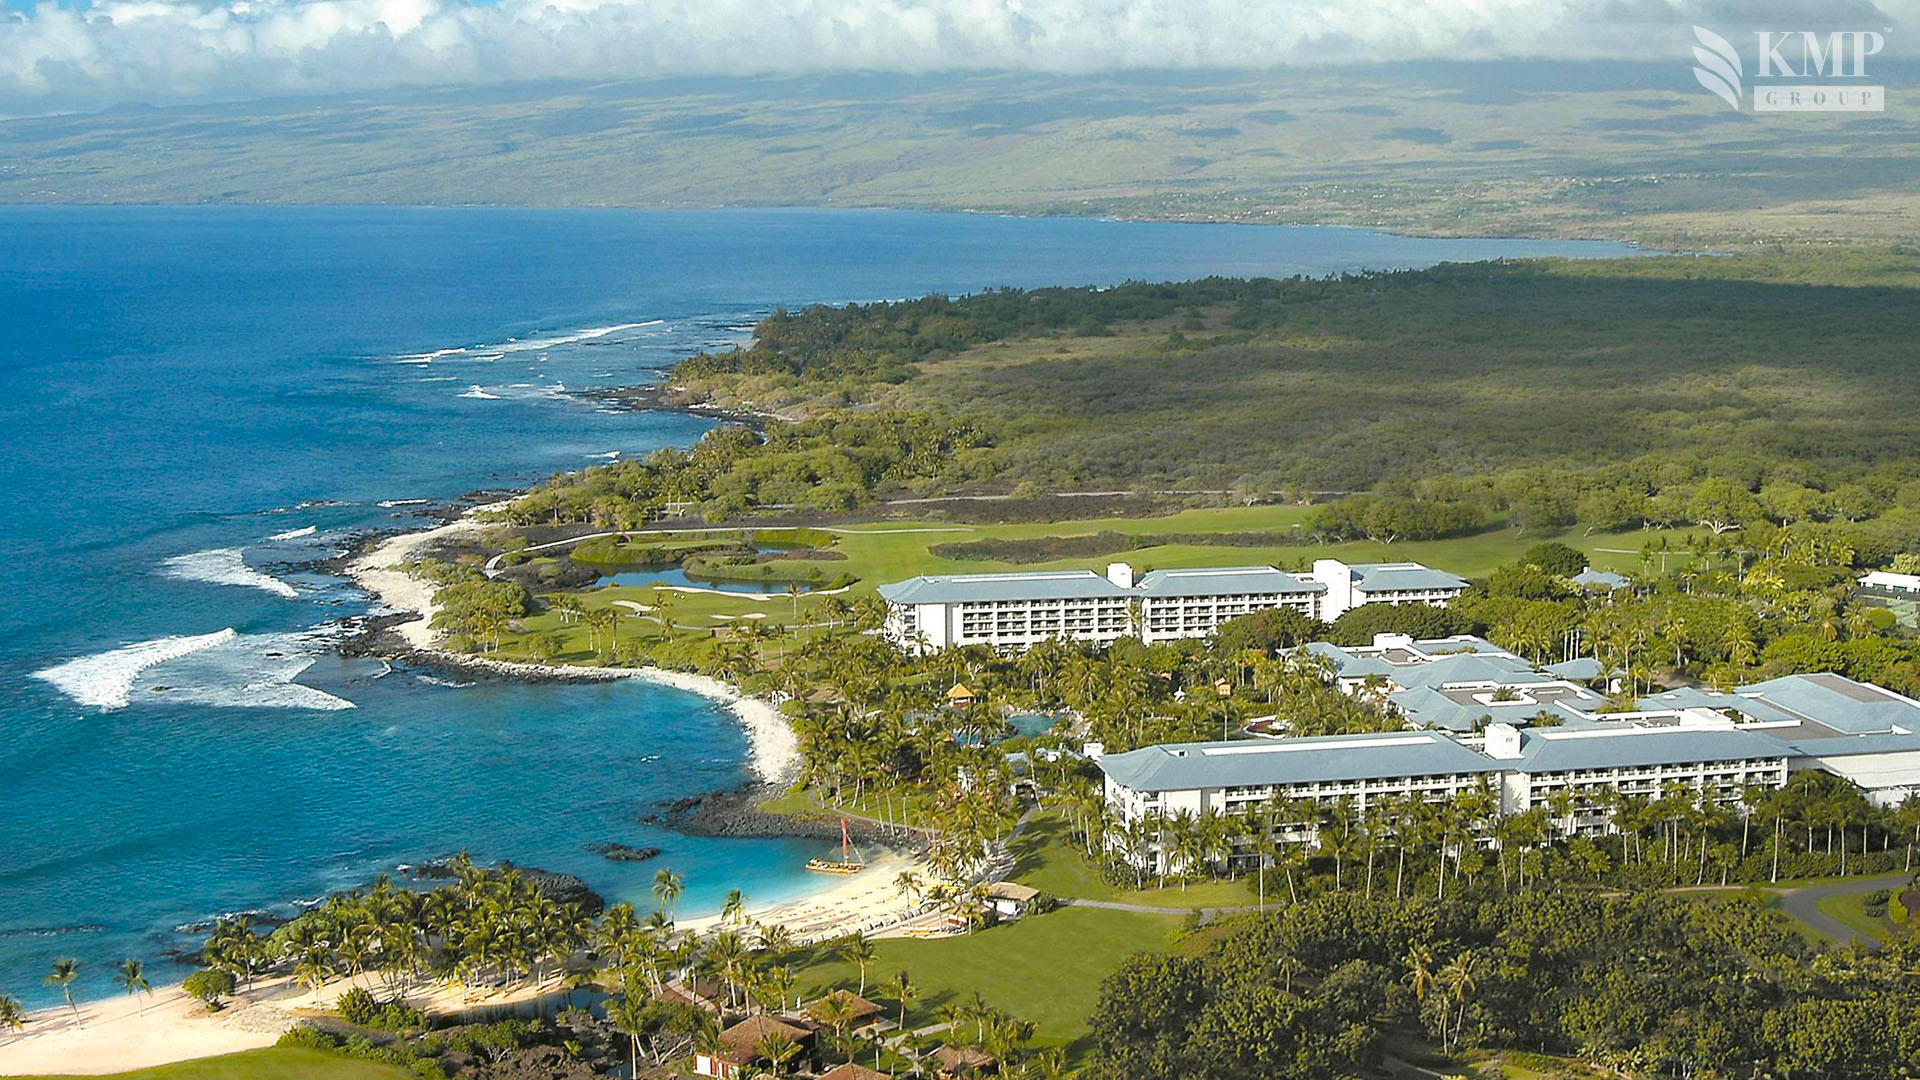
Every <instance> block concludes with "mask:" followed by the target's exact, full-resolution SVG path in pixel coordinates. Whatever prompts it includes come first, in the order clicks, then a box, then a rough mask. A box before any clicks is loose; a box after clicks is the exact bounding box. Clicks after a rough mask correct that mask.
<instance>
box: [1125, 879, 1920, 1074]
mask: <svg viewBox="0 0 1920 1080" xmlns="http://www.w3.org/2000/svg"><path fill="white" fill-rule="evenodd" d="M1916 961H1920V954H1916V949H1915V946H1914V943H1913V942H1912V941H1911V940H1909V941H1906V942H1903V943H1902V944H1901V945H1899V946H1897V947H1896V948H1895V949H1894V950H1892V951H1891V952H1889V953H1887V954H1884V955H1880V956H1855V955H1847V954H1839V953H1827V954H1819V955H1816V954H1815V952H1814V950H1813V949H1811V948H1810V947H1809V945H1808V944H1807V943H1806V941H1805V940H1804V939H1802V938H1801V937H1799V935H1797V934H1796V933H1795V932H1794V931H1793V930H1792V929H1791V928H1790V927H1789V926H1788V925H1787V923H1786V921H1785V920H1783V919H1781V918H1780V917H1779V916H1777V915H1775V914H1773V913H1771V912H1769V911H1767V910H1766V909H1765V908H1764V907H1763V906H1762V905H1761V904H1759V903H1758V902H1755V901H1753V900H1748V899H1720V900H1713V901H1704V900H1700V899H1689V898H1685V897H1679V896H1673V895H1659V894H1639V895H1634V896H1622V897H1605V896H1599V895H1594V894H1580V893H1569V892H1564V891H1556V890H1551V889H1543V890H1540V891H1538V892H1532V893H1526V894H1523V895H1515V896H1509V897H1505V898H1502V899H1496V900H1481V899H1475V898H1466V899H1463V900H1455V901H1452V902H1438V903H1434V904H1401V903H1396V902H1393V901H1385V900H1375V901H1369V900H1363V899H1361V898H1359V897H1356V896H1352V895H1336V896H1328V897H1323V898H1319V899H1316V900H1313V901H1310V902H1307V903H1303V904H1298V905H1294V906H1290V907H1288V908H1286V909H1284V910H1283V911H1281V912H1280V913H1278V914H1275V915H1271V916H1267V917H1264V918H1261V919H1259V920H1258V921H1256V922H1255V923H1254V924H1253V925H1251V926H1248V927H1245V928H1243V929H1239V930H1237V931H1236V932H1234V933H1231V934H1230V935H1228V936H1226V937H1224V938H1223V939H1222V940H1220V941H1218V942H1217V943H1216V944H1215V945H1214V946H1213V947H1212V948H1211V949H1210V950H1208V951H1207V952H1206V953H1205V954H1204V955H1201V956H1198V957H1192V956H1150V955H1142V956H1138V957H1135V958H1134V959H1132V960H1130V961H1129V962H1128V963H1127V964H1126V965H1125V966H1124V967H1123V968H1122V969H1121V970H1120V971H1119V972H1117V973H1115V974H1114V975H1113V976H1111V977H1110V978H1109V979H1108V980H1107V982H1106V984H1105V986H1104V987H1103V990H1102V994H1101V1000H1100V1007H1099V1010H1098V1011H1097V1013H1096V1014H1095V1016H1094V1019H1093V1022H1092V1024H1091V1027H1092V1029H1093V1031H1094V1032H1095V1039H1096V1042H1097V1049H1096V1052H1095V1055H1094V1059H1093V1061H1092V1063H1091V1064H1090V1065H1089V1067H1088V1070H1087V1072H1088V1074H1089V1075H1093V1076H1137V1077H1146V1076H1157V1077H1183V1078H1188V1080H1210V1078H1213V1077H1220V1078H1228V1077H1232V1078H1236V1080H1238V1078H1242V1077H1250V1076H1258V1077H1266V1078H1271V1080H1318V1078H1327V1080H1332V1078H1334V1077H1340V1076H1351V1075H1354V1074H1355V1073H1356V1072H1358V1071H1359V1070H1360V1069H1362V1068H1367V1067H1377V1066H1378V1065H1379V1064H1380V1062H1381V1061H1382V1059H1383V1058H1384V1057H1385V1056H1386V1055H1388V1054H1389V1053H1391V1052H1393V1051H1394V1050H1395V1049H1396V1048H1398V1049H1400V1052H1401V1053H1405V1052H1406V1049H1405V1047H1406V1046H1407V1043H1408V1037H1409V1036H1412V1037H1415V1038H1419V1039H1424V1040H1426V1041H1428V1042H1430V1043H1431V1044H1432V1045H1434V1046H1436V1047H1451V1048H1460V1049H1466V1048H1471V1047H1475V1046H1484V1047H1510V1048H1525V1049H1529V1050H1534V1051H1541V1052H1545V1053H1558V1054H1577V1055H1579V1056H1580V1057H1581V1058H1583V1059H1586V1060H1589V1061H1593V1062H1597V1063H1602V1064H1605V1065H1608V1066H1612V1067H1613V1068H1617V1069H1620V1070H1621V1071H1622V1072H1623V1073H1625V1074H1626V1075H1631V1076H1647V1077H1653V1076H1660V1077H1760V1076H1769V1077H1820V1078H1832V1080H1839V1078H1842V1077H1845V1078H1848V1080H1869V1078H1876V1077H1886V1078H1892V1077H1900V1076H1910V1075H1912V1073H1911V1071H1910V1069H1911V1063H1912V1061H1913V1060H1914V1056H1915V1054H1916V1053H1917V1052H1920V1014H1916V1013H1915V1012H1914V1010H1913V1007H1912V995H1913V993H1914V990H1915V979H1916V976H1915V975H1914V973H1913V972H1914V967H1915V963H1916ZM1522 1063H1523V1059H1522ZM1544 1064H1545V1067H1546V1068H1548V1069H1554V1067H1555V1064H1556V1063H1553V1062H1546V1063H1544ZM1528 1075H1560V1073H1559V1072H1558V1071H1557V1070H1556V1071H1552V1072H1542V1073H1529V1074H1528Z"/></svg>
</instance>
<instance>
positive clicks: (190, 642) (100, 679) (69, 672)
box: [33, 627, 236, 710]
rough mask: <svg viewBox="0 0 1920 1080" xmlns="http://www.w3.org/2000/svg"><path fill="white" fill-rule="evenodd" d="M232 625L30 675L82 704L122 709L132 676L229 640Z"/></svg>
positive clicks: (161, 640)
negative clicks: (211, 631) (48, 683)
mask: <svg viewBox="0 0 1920 1080" xmlns="http://www.w3.org/2000/svg"><path fill="white" fill-rule="evenodd" d="M235 636H236V635H235V634H234V632H233V628H232V627H228V628H227V629H225V630H216V631H214V632H213V633H211V634H200V635H197V636H186V635H182V636H178V637H163V638H159V639H157V640H154V641H143V642H141V643H140V644H138V645H128V646H126V647H125V648H120V649H115V650H113V651H112V652H104V653H100V654H99V655H97V656H83V657H80V658H79V659H77V660H69V661H67V662H66V663H64V664H56V665H54V666H53V667H50V668H47V669H46V670H44V671H36V672H34V673H33V677H34V678H36V679H41V680H44V681H46V682H50V683H52V684H53V685H54V686H55V687H56V688H58V689H59V691H60V692H61V693H63V694H65V695H67V696H68V697H70V698H72V699H73V700H75V701H77V702H79V703H80V704H82V705H94V706H98V707H100V708H102V709H107V710H113V709H124V708H126V707H127V701H128V696H127V695H128V692H129V691H131V690H132V689H133V683H134V680H135V679H138V678H139V677H140V673H141V672H143V671H145V670H147V669H148V668H150V667H154V666H156V665H159V664H164V663H166V662H167V661H169V660H175V659H178V658H180V657H183V656H188V655H190V654H192V653H196V652H199V651H201V650H203V649H211V648H213V647H214V646H215V645H223V644H225V643H227V642H229V641H232V640H233V639H234V637H235Z"/></svg>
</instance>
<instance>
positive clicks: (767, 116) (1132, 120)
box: [0, 63, 1920, 246]
mask: <svg viewBox="0 0 1920 1080" xmlns="http://www.w3.org/2000/svg"><path fill="white" fill-rule="evenodd" d="M1916 74H1920V73H1916ZM1686 75H1687V71H1686V68H1685V66H1684V65H1680V64H1657V65H1643V66H1624V67H1623V66H1620V65H1579V64H1553V65H1546V64H1519V63H1513V64H1473V65H1468V64H1461V65H1450V66H1449V65H1416V66H1407V67H1403V68H1396V69H1392V70H1373V69H1367V70H1351V69H1349V70H1342V71H1336V72H1314V73H1301V72H1247V73H1229V74H1218V73H1214V74H1204V75H1202V74H1191V73H1188V74H1165V73H1161V74H1139V75H1132V76H1126V75H1118V76H1116V75H1108V76H1099V77H1085V78H1063V77H1050V76H1037V75H1031V74H1020V75H1014V74H1000V75H976V76H938V77H934V76H929V77H905V76H843V77H815V78H789V79H741V80H721V79H704V80H675V81H670V82H633V83H619V84H595V85H585V84H579V85H553V84H546V85H539V86H519V87H509V88H492V89H484V90H460V91H435V92H417V93H412V94H408V95H400V96H393V95H388V96H387V97H385V98H383V99H382V100H373V99H369V98H330V99H310V100H275V101H265V102H253V103H246V104H223V105H196V106H179V107H169V108H142V107H123V108H119V109H114V110H109V111H106V112H102V113H96V114H91V115H80V116H60V117H43V118H29V119H17V120H12V121H6V122H0V200H4V201H13V202H70V201H85V202H94V201H107V202H266V203H278V202H307V203H341V202H349V203H420V204H471V203H481V204H516V205H630V206H650V207H687V206H715V205H735V204H754V205H770V204H783V205H785V204H813V205H876V206H909V207H936V208H954V209H962V208H964V209H981V210H1003V211H1019V212H1039V213H1109V214H1120V215H1132V216H1148V217H1175V218H1177V217H1189V216H1191V217H1203V218H1229V219H1236V220H1279V221H1315V222H1341V223H1352V224H1368V225H1381V226H1387V227H1393V228H1399V229H1408V230H1416V231H1431V232H1503V233H1532V234H1553V235H1574V234H1581V235H1590V234H1606V235H1614V236H1629V237H1632V238H1636V239H1641V240H1646V241H1649V242H1654V243H1660V244H1665V245H1673V246H1687V245H1694V244H1708V243H1712V244H1728V243H1737V242H1743V241H1749V240H1774V239H1800V240H1805V239H1833V238H1841V239H1865V240H1902V239H1906V238H1908V237H1911V236H1912V235H1913V233H1914V231H1915V230H1914V224H1913V223H1914V214H1915V213H1916V212H1917V211H1920V168H1916V164H1917V163H1920V112H1916V110H1920V98H1916V96H1915V95H1912V94H1909V93H1905V92H1896V93H1895V95H1894V100H1893V102H1892V104H1891V105H1890V107H1889V111H1888V112H1887V113H1886V114H1885V115H1881V116H1868V117H1860V116H1854V117H1846V116H1806V115H1801V116H1769V117H1760V118H1756V117H1754V116H1752V115H1748V114H1743V113H1736V112H1733V111H1731V110H1728V109H1726V108H1725V107H1724V106H1723V105H1722V104H1721V103H1720V102H1719V101H1718V100H1717V99H1715V98H1713V97H1711V96H1709V95H1707V94H1705V93H1703V92H1701V91H1699V90H1698V89H1697V88H1693V87H1692V86H1691V83H1690V81H1689V80H1687V78H1686ZM1887 80H1888V84H1889V86H1890V87H1892V88H1895V89H1896V90H1897V89H1898V87H1899V86H1900V85H1902V84H1901V83H1899V82H1897V81H1896V76H1895V75H1889V76H1888V77H1887ZM1904 85H1907V86H1914V85H1920V80H1916V79H1908V80H1906V81H1905V83H1904Z"/></svg>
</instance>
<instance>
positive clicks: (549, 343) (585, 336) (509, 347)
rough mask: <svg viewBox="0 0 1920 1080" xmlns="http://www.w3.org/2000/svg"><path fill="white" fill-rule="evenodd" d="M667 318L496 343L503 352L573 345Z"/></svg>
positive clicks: (658, 322) (653, 324)
mask: <svg viewBox="0 0 1920 1080" xmlns="http://www.w3.org/2000/svg"><path fill="white" fill-rule="evenodd" d="M663 322H666V320H665V319H650V320H648V321H647V322H630V323H620V324H618V325H616V326H594V327H589V328H588V329H585V330H576V331H574V332H573V333H571V334H561V335H559V336H558V337H549V338H534V339H532V340H531V341H509V342H507V343H506V344H504V345H495V346H494V348H495V349H498V350H499V351H501V352H529V351H532V350H535V349H551V348H553V347H554V346H556V345H573V344H577V343H579V342H582V341H592V340H594V339H595V338H603V337H606V336H607V335H608V334H617V333H619V332H620V331H622V330H638V329H640V328H641V327H643V326H659V325H660V324H661V323H663Z"/></svg>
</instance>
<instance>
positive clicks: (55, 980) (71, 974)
mask: <svg viewBox="0 0 1920 1080" xmlns="http://www.w3.org/2000/svg"><path fill="white" fill-rule="evenodd" d="M79 975H80V961H78V960H75V959H74V958H73V957H71V956H63V957H61V958H60V959H58V960H55V961H54V962H53V970H52V971H51V972H49V973H48V975H47V977H46V978H45V979H43V980H42V982H43V983H45V985H47V986H57V987H59V988H60V992H61V993H62V994H65V995H66V998H67V1008H68V1009H70V1010H72V1011H73V1014H74V1015H75V1016H78V1015H80V1010H79V1009H77V1008H75V1007H74V1004H73V980H74V979H76V978H78V977H79Z"/></svg>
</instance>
